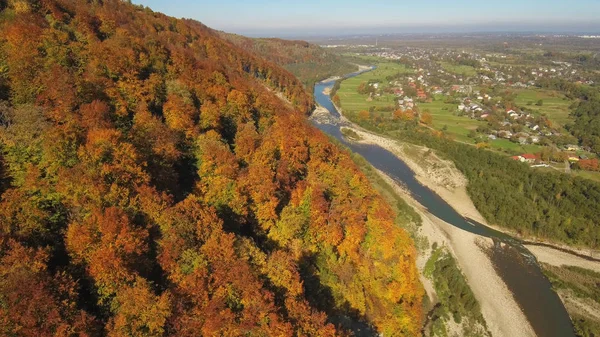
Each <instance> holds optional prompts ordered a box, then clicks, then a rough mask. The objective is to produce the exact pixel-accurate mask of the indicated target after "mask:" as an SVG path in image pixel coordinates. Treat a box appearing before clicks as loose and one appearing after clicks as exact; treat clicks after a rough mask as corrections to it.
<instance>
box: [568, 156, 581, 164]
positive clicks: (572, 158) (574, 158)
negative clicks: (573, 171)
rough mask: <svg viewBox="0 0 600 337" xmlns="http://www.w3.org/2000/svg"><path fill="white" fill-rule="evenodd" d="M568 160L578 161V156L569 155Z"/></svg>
mask: <svg viewBox="0 0 600 337" xmlns="http://www.w3.org/2000/svg"><path fill="white" fill-rule="evenodd" d="M569 161H572V162H578V161H579V157H577V156H575V155H570V156H569Z"/></svg>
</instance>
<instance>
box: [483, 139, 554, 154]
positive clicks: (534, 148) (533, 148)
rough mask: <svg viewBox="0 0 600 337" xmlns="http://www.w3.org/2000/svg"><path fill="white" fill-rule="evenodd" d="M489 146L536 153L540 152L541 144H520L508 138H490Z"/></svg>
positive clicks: (516, 151)
mask: <svg viewBox="0 0 600 337" xmlns="http://www.w3.org/2000/svg"><path fill="white" fill-rule="evenodd" d="M489 144H490V147H491V148H492V149H496V150H508V151H511V152H514V153H519V154H522V153H537V152H540V151H541V150H542V148H543V146H539V145H533V144H525V145H521V144H519V143H513V142H511V141H510V140H508V139H496V140H491V141H490V142H489Z"/></svg>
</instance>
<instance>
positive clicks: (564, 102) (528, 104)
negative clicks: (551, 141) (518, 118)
mask: <svg viewBox="0 0 600 337" xmlns="http://www.w3.org/2000/svg"><path fill="white" fill-rule="evenodd" d="M516 93H517V98H516V99H515V103H516V104H517V105H518V106H520V107H524V108H528V109H531V110H533V111H534V112H537V113H545V114H546V115H547V116H548V118H549V119H550V120H551V121H552V122H554V123H556V124H558V125H560V126H564V125H565V124H567V123H569V122H570V121H571V118H570V117H569V113H570V109H569V106H570V105H571V104H572V103H573V101H572V100H570V99H568V98H566V97H565V95H564V94H562V93H559V92H557V91H553V90H543V89H522V90H518V91H517V92H516ZM540 99H541V100H542V101H543V102H544V103H543V105H542V106H537V105H536V102H537V101H538V100H540Z"/></svg>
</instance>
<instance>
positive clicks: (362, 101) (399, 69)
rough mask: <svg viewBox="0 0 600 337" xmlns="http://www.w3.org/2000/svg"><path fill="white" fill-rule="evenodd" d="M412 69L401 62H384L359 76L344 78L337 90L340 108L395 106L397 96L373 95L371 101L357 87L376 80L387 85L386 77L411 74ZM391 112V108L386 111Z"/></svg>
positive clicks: (358, 108)
mask: <svg viewBox="0 0 600 337" xmlns="http://www.w3.org/2000/svg"><path fill="white" fill-rule="evenodd" d="M412 73H414V71H413V70H412V69H409V68H407V67H406V66H405V65H403V64H399V63H393V62H384V63H379V64H378V65H377V69H375V70H373V71H370V72H366V73H364V74H361V75H359V76H356V77H353V78H349V79H347V80H344V81H343V82H342V84H341V87H340V89H339V90H338V91H337V94H338V96H339V97H340V100H341V102H342V108H343V109H344V111H348V112H359V111H361V110H369V108H371V107H376V108H377V107H378V108H385V107H389V106H392V107H395V104H396V99H397V97H396V96H395V95H393V94H382V95H381V96H380V97H374V98H373V100H372V101H368V100H367V99H368V96H367V95H361V94H359V93H358V92H357V88H358V86H359V85H360V84H361V83H364V82H368V81H372V80H377V81H379V82H380V85H381V86H382V87H385V86H388V81H387V80H386V77H388V76H393V75H397V74H405V75H408V74H412ZM388 112H389V113H392V112H393V109H392V110H390V111H388Z"/></svg>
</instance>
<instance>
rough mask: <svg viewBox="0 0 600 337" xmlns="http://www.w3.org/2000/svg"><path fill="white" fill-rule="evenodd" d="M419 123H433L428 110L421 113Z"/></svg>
mask: <svg viewBox="0 0 600 337" xmlns="http://www.w3.org/2000/svg"><path fill="white" fill-rule="evenodd" d="M421 123H423V124H425V125H432V124H433V116H432V115H431V114H430V113H429V112H423V113H422V114H421Z"/></svg>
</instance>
